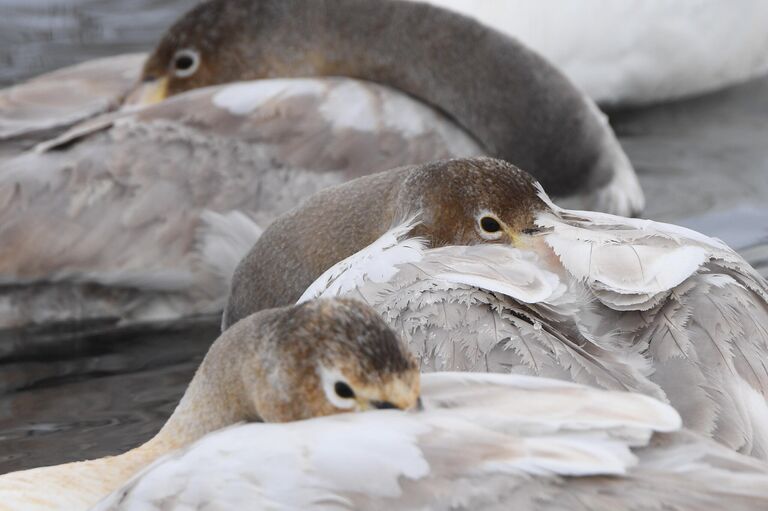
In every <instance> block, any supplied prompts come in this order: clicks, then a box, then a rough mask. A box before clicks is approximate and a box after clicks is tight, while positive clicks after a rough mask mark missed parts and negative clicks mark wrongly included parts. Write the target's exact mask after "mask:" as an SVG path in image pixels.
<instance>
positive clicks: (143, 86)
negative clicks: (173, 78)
mask: <svg viewBox="0 0 768 511" xmlns="http://www.w3.org/2000/svg"><path fill="white" fill-rule="evenodd" d="M167 97H168V78H167V77H165V76H164V77H162V78H156V79H154V80H144V81H143V82H141V83H139V84H138V85H137V86H136V87H134V88H133V90H131V91H130V92H129V93H128V95H127V96H126V98H125V101H124V102H123V103H124V104H125V105H130V106H146V105H154V104H155V103H159V102H161V101H162V100H164V99H165V98H167Z"/></svg>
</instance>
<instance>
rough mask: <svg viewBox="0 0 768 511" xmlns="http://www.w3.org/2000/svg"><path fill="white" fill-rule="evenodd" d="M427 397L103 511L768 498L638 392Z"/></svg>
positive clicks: (218, 460) (429, 385)
mask: <svg viewBox="0 0 768 511" xmlns="http://www.w3.org/2000/svg"><path fill="white" fill-rule="evenodd" d="M421 388H422V404H423V409H422V410H419V411H414V412H408V413H402V412H394V411H386V410H383V411H377V412H373V413H364V414H354V415H336V416H332V417H325V418H320V419H312V420H309V421H303V422H295V423H289V424H250V425H241V426H234V427H232V428H229V429H226V430H223V431H220V432H217V433H213V434H211V435H208V436H206V437H205V438H203V439H202V440H200V441H199V442H197V443H196V444H194V445H192V446H191V447H189V448H187V449H183V450H180V451H178V452H176V453H174V454H172V455H169V456H167V457H165V458H163V459H160V460H159V461H157V462H156V463H155V464H153V465H152V466H150V467H149V468H147V469H146V470H145V471H143V472H142V473H140V474H138V475H137V476H136V477H134V478H133V479H132V480H131V481H130V482H128V483H127V484H126V485H125V486H123V487H122V488H121V489H120V490H118V491H116V492H114V493H113V494H112V495H111V496H110V497H108V498H106V499H105V500H104V501H102V502H100V503H99V505H97V506H96V507H95V508H94V509H95V510H98V511H107V510H109V511H116V510H123V511H131V510H139V509H140V510H143V511H154V510H157V511H159V510H166V511H171V510H181V509H190V508H191V509H197V508H198V507H206V508H207V509H212V510H218V509H221V510H224V509H242V510H256V509H265V508H268V509H280V510H299V509H301V510H304V509H306V510H315V509H360V510H386V509H403V510H416V509H419V510H423V509H429V510H442V509H476V510H495V509H510V507H513V508H514V509H520V510H527V511H532V510H566V509H567V510H573V509H578V510H590V511H595V510H615V509H628V510H635V509H648V508H655V507H659V508H661V507H663V508H665V509H670V510H675V511H681V510H697V511H698V510H702V509H711V510H714V509H718V508H723V507H727V508H729V509H736V510H739V509H744V510H748V509H756V508H760V507H762V506H764V505H765V504H766V498H768V490H766V484H765V483H766V481H768V472H767V471H766V466H765V464H764V463H762V462H759V461H758V460H754V459H751V458H748V457H745V456H741V455H738V454H736V453H733V452H731V451H729V450H727V449H725V448H724V447H722V446H719V445H717V444H715V443H713V442H710V441H707V440H704V439H702V438H700V437H696V436H694V435H691V434H689V433H670V431H674V430H675V429H677V427H679V417H678V416H677V414H676V413H675V412H674V411H673V410H672V409H671V408H670V407H667V406H664V405H662V404H660V403H659V402H657V401H654V400H652V399H650V398H647V397H645V396H642V395H639V394H630V393H625V392H609V391H604V390H597V389H592V388H588V387H584V386H579V385H574V384H572V383H566V382H561V381H555V380H549V379H546V378H538V377H526V376H519V375H490V374H468V373H433V374H426V375H423V376H422V383H421ZM715 482H716V484H713V483H715Z"/></svg>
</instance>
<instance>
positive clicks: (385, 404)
mask: <svg viewBox="0 0 768 511" xmlns="http://www.w3.org/2000/svg"><path fill="white" fill-rule="evenodd" d="M371 406H373V407H374V408H378V409H379V410H388V409H393V408H394V409H397V407H396V406H395V405H393V404H392V403H390V402H389V401H371Z"/></svg>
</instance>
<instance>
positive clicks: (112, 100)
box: [0, 53, 146, 155]
mask: <svg viewBox="0 0 768 511" xmlns="http://www.w3.org/2000/svg"><path fill="white" fill-rule="evenodd" d="M145 58H146V55H145V54H143V53H132V54H125V55H117V56H114V57H107V58H101V59H96V60H90V61H87V62H84V63H82V64H77V65H74V66H69V67H65V68H62V69H58V70H56V71H52V72H50V73H45V74H43V75H40V76H38V77H36V78H33V79H31V80H28V81H27V82H24V83H21V84H18V85H14V86H12V87H9V88H6V89H2V90H0V142H2V145H0V148H1V147H4V146H5V145H6V144H7V141H9V140H13V139H17V140H18V139H21V141H25V142H27V143H28V142H29V141H30V140H36V139H44V138H46V136H50V134H51V133H55V132H56V130H61V129H63V128H66V127H68V126H71V125H73V124H75V123H76V122H79V121H82V120H85V119H87V118H88V117H92V116H94V115H96V114H101V113H103V112H106V111H107V110H109V109H112V108H116V107H117V106H119V105H120V103H121V102H122V96H124V95H125V94H127V93H128V92H129V91H130V90H131V88H132V87H133V86H134V85H135V82H136V80H137V79H138V77H139V74H140V71H141V66H142V64H143V63H144V60H145ZM0 155H2V153H0Z"/></svg>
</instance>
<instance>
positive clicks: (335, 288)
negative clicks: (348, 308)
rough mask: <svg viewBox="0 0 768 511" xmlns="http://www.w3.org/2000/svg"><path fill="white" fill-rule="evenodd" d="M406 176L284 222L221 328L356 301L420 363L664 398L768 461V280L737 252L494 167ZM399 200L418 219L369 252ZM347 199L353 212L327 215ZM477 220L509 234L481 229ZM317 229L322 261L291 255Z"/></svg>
mask: <svg viewBox="0 0 768 511" xmlns="http://www.w3.org/2000/svg"><path fill="white" fill-rule="evenodd" d="M391 172H395V171H391ZM399 172H401V174H400V175H395V174H389V175H385V174H382V175H380V178H379V179H380V180H381V181H382V182H385V183H386V185H380V184H378V183H374V182H373V181H372V180H366V181H364V182H363V181H358V182H359V184H360V187H359V188H358V187H357V186H356V184H355V183H354V182H352V183H348V184H347V185H344V186H343V187H338V188H336V189H334V190H329V191H326V192H322V193H321V194H320V195H318V196H316V197H315V198H314V199H313V200H310V201H308V202H307V203H306V204H305V206H304V207H303V208H300V209H298V210H295V211H294V212H292V213H290V214H288V215H285V216H283V217H281V218H280V219H278V220H276V221H275V223H273V224H272V226H270V228H269V229H267V231H265V233H264V234H263V236H262V237H261V238H260V239H259V241H258V242H257V243H256V245H255V246H254V248H253V249H252V250H251V252H250V253H249V255H248V256H246V258H245V259H244V260H243V261H242V262H241V263H240V265H239V267H238V269H237V271H236V273H235V277H234V279H233V285H232V286H233V287H232V291H231V294H230V299H229V304H228V306H227V309H226V312H225V317H224V326H225V327H227V326H228V324H229V323H230V322H231V321H232V320H235V319H237V318H238V317H239V315H240V314H243V313H246V314H247V313H249V312H250V311H252V310H258V309H259V308H260V307H261V306H262V305H261V303H262V300H265V301H264V302H263V303H265V304H271V303H274V304H279V303H280V301H281V300H298V301H302V300H305V299H310V298H314V297H317V296H336V295H340V296H349V297H355V298H358V299H361V300H363V301H365V302H367V303H368V304H370V305H372V306H373V307H374V308H376V310H377V311H378V312H379V313H380V314H381V315H382V317H384V318H385V319H386V320H387V321H388V322H389V323H390V325H391V326H392V327H393V328H394V329H395V330H396V331H397V332H398V333H400V335H401V336H402V337H403V338H404V339H405V340H406V341H407V342H408V343H409V346H410V347H411V348H412V350H414V352H415V353H417V355H418V357H419V359H420V360H421V364H422V368H423V369H430V370H465V371H466V370H470V371H496V372H514V373H523V374H531V375H541V376H547V377H555V378H561V379H566V380H572V381H576V382H579V383H584V384H589V385H595V386H599V387H604V388H611V389H621V390H632V391H637V392H643V393H646V394H649V395H652V396H655V397H657V398H659V399H664V400H668V401H669V402H670V403H671V404H672V405H673V406H675V408H676V409H678V411H679V412H680V413H681V415H682V417H683V420H684V423H685V425H686V427H688V428H690V429H692V430H693V431H696V432H698V433H701V434H704V435H706V436H710V437H712V438H714V439H715V440H717V441H719V442H721V443H723V444H725V445H727V446H728V447H730V448H732V449H734V450H737V451H740V452H743V453H747V454H750V455H752V456H755V457H758V458H763V459H765V458H768V436H767V435H766V431H767V429H766V427H765V425H766V424H768V402H767V401H766V397H765V396H766V394H767V393H768V370H767V369H766V361H768V283H766V281H765V280H764V279H762V278H761V277H760V276H759V275H758V274H757V273H756V272H755V271H754V269H752V268H751V267H750V266H749V265H748V264H747V263H746V262H745V261H744V260H743V259H742V258H741V257H740V256H739V255H737V254H736V253H735V252H733V251H732V250H731V249H729V248H728V247H727V246H726V245H724V244H723V243H722V242H720V241H719V240H716V239H713V238H709V237H706V236H704V235H701V234H699V233H697V232H695V231H691V230H688V229H685V228H682V227H678V226H675V225H671V224H662V223H657V222H652V221H648V220H636V219H627V218H622V217H616V216H612V215H606V214H600V213H593V212H584V211H572V210H566V209H562V208H559V207H558V206H556V205H555V204H553V203H552V202H551V201H550V200H549V199H548V197H547V196H546V194H545V193H544V191H543V190H542V189H541V188H540V187H538V188H536V186H534V185H533V184H530V186H529V185H527V184H523V183H525V181H524V174H522V173H521V172H520V171H519V170H517V169H514V167H511V166H509V165H507V164H503V163H501V162H496V161H493V160H486V159H469V160H455V161H449V162H442V163H436V164H433V165H432V166H428V167H416V168H412V169H404V170H401V171H399ZM404 176H408V177H404ZM387 179H391V180H392V182H394V183H395V184H394V185H392V188H391V189H390V182H387V181H386V180H387ZM507 180H508V181H509V182H510V183H511V185H507V184H505V183H506V182H507ZM471 187H475V188H477V190H476V191H475V190H472V189H471ZM434 188H437V190H436V191H435V192H434V194H433V193H432V192H431V190H432V189H434ZM383 190H391V191H388V192H385V191H383ZM405 190H409V192H406V191H405ZM358 192H359V195H358ZM387 194H389V196H395V197H400V199H399V200H398V201H397V205H396V209H399V210H403V209H405V210H411V211H412V212H413V213H415V214H416V216H415V218H416V219H414V217H413V216H409V217H408V218H409V219H408V220H406V221H404V222H398V223H395V227H393V228H391V229H386V228H385V229H386V230H385V231H384V232H383V234H381V235H379V236H378V237H376V238H374V240H373V241H372V242H371V243H368V244H365V243H364V242H362V240H364V239H366V237H367V236H371V234H372V232H376V231H375V229H374V228H373V227H374V226H385V225H387V223H388V222H391V220H392V219H396V218H397V215H394V216H390V214H389V213H388V210H387V209H383V210H379V209H378V207H379V206H378V204H377V203H376V202H374V201H373V200H372V197H373V196H376V195H387ZM408 194H410V195H408ZM497 194H498V195H497ZM404 195H405V197H403V196H404ZM334 196H335V198H336V199H335V200H338V201H342V200H344V199H345V198H346V200H348V203H347V204H346V205H342V206H338V207H339V209H338V210H336V205H334V206H329V205H326V206H323V203H325V204H328V200H329V197H334ZM390 200H391V199H390ZM357 203H360V204H365V205H366V207H367V208H369V214H368V215H367V216H364V217H363V218H361V224H362V225H363V226H367V228H363V229H362V231H361V232H357V231H356V230H355V226H354V225H353V224H351V223H350V222H347V223H344V222H343V221H342V219H343V218H345V217H344V216H336V215H337V214H338V213H337V211H338V212H343V211H348V212H349V211H350V210H351V211H352V213H351V214H353V215H355V214H361V213H359V210H358V209H357V207H355V206H354V204H357ZM457 203H460V204H461V206H453V207H449V205H450V204H457ZM345 206H346V209H345ZM412 208H416V209H415V210H413V209H412ZM457 210H458V211H457ZM475 212H476V213H475ZM342 214H343V213H342ZM475 215H476V216H475ZM314 217H322V218H323V222H322V223H316V222H314V221H313V220H312V218H314ZM481 217H482V218H484V219H486V220H487V219H489V218H492V219H494V221H495V222H496V226H495V227H494V228H496V229H497V230H496V231H495V232H494V233H492V234H491V233H488V232H483V231H482V227H481V225H482V223H481V222H480V221H479V220H480V218H481ZM340 221H341V224H340V227H341V229H340V230H339V231H337V230H336V226H337V223H336V222H340ZM473 224H474V226H473ZM390 225H391V223H390ZM473 227H474V229H476V233H477V234H475V233H472V232H471V230H472V229H473ZM304 229H307V231H311V232H312V233H313V234H312V235H309V234H306V236H308V237H309V239H308V240H306V241H308V242H309V244H310V246H311V247H313V248H310V249H309V250H308V251H306V250H307V249H305V248H303V244H304V242H305V240H303V239H302V240H300V241H299V242H298V243H297V244H296V248H293V243H294V241H293V240H295V239H296V237H297V236H302V234H301V233H302V232H303V230H304ZM468 230H470V234H471V236H469V237H467V236H468V234H467V231H468ZM284 233H285V234H287V233H290V239H285V238H284ZM455 233H458V234H455ZM451 235H455V236H456V237H457V238H456V241H452V240H451V239H450V238H448V236H451ZM478 235H479V236H478ZM483 236H485V239H484V238H483ZM488 236H494V238H493V239H492V240H491V242H490V243H488V242H487V241H486V240H487V238H488ZM345 238H346V239H345ZM435 239H438V240H440V243H439V244H436V243H435V241H434V240H435ZM355 244H360V245H362V246H361V248H359V249H357V250H355V249H354V248H353V247H354V246H355ZM436 245H437V246H436ZM347 251H349V252H352V253H351V254H350V255H349V256H347V257H343V258H342V257H339V255H341V254H344V252H347ZM273 252H275V253H277V254H279V255H280V257H281V259H280V262H279V264H287V265H291V267H292V268H294V270H293V273H292V274H291V277H289V278H288V280H287V281H286V282H285V283H284V284H282V287H278V286H280V284H277V283H275V282H272V281H268V280H266V276H267V275H269V273H270V272H271V271H273V267H274V266H277V265H278V262H277V261H276V260H273V259H272V253H273ZM289 254H290V255H289ZM334 257H336V261H335V262H334V263H333V264H329V262H330V261H331V260H332V259H333V258H334ZM323 267H325V269H324V270H323V271H317V270H318V269H322V268H323ZM315 272H316V273H315ZM311 275H314V278H313V279H311V280H310V281H309V282H310V284H309V285H304V288H303V290H301V291H297V289H298V288H300V287H301V286H302V284H303V283H304V282H306V280H304V276H311ZM291 278H293V279H295V280H291ZM265 283H266V285H264V284H265Z"/></svg>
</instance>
